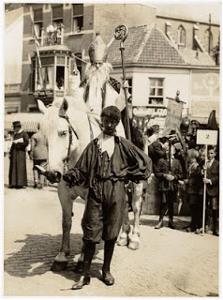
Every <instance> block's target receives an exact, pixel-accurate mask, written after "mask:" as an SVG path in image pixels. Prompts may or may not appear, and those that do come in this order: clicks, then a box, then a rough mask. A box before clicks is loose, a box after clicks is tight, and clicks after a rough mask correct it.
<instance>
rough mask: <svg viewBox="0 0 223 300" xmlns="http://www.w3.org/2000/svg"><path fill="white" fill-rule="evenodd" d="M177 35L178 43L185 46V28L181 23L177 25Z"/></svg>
mask: <svg viewBox="0 0 223 300" xmlns="http://www.w3.org/2000/svg"><path fill="white" fill-rule="evenodd" d="M177 36H178V45H179V46H182V47H186V30H185V28H184V27H183V26H182V25H180V26H179V27H178V30H177Z"/></svg>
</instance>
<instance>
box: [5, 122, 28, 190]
mask: <svg viewBox="0 0 223 300" xmlns="http://www.w3.org/2000/svg"><path fill="white" fill-rule="evenodd" d="M13 130H14V134H13V141H12V146H11V149H10V152H9V159H10V165H9V187H10V188H17V189H18V188H23V187H24V186H27V172H26V147H27V146H28V144H29V137H28V134H27V133H26V132H24V131H23V129H22V128H21V123H20V121H15V122H13Z"/></svg>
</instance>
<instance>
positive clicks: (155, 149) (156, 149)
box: [148, 136, 167, 171]
mask: <svg viewBox="0 0 223 300" xmlns="http://www.w3.org/2000/svg"><path fill="white" fill-rule="evenodd" d="M166 142H167V138H166V137H165V136H160V137H159V139H158V140H156V141H155V142H153V143H152V144H151V145H149V147H148V155H149V157H150V158H151V159H152V163H153V171H155V167H156V165H157V163H158V161H159V159H160V158H165V157H166V147H165V144H166Z"/></svg>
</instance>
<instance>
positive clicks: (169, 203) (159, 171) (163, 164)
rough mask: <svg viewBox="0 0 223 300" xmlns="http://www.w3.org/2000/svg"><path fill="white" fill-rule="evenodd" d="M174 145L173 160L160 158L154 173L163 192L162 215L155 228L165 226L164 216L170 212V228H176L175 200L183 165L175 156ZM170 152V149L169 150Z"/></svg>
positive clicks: (159, 188)
mask: <svg viewBox="0 0 223 300" xmlns="http://www.w3.org/2000/svg"><path fill="white" fill-rule="evenodd" d="M174 153H175V150H174V147H173V146H172V147H171V161H170V162H169V160H168V159H167V158H160V159H159V161H158V163H157V164H156V165H155V168H154V173H155V175H156V177H157V178H158V179H159V183H158V190H159V191H160V193H161V202H160V216H159V223H158V224H157V226H156V227H155V229H160V228H161V227H162V226H163V218H164V216H165V214H166V213H167V210H168V214H169V224H168V226H169V227H170V228H174V225H173V214H174V202H175V201H176V196H177V189H178V180H180V179H182V177H183V176H182V167H181V164H180V162H179V160H178V159H176V158H174ZM167 154H168V150H167Z"/></svg>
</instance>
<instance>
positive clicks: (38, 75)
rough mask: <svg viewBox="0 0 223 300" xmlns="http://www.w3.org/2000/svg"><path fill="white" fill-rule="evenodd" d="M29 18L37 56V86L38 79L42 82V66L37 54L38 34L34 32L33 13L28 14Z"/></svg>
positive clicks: (38, 45)
mask: <svg viewBox="0 0 223 300" xmlns="http://www.w3.org/2000/svg"><path fill="white" fill-rule="evenodd" d="M30 18H31V22H32V28H33V38H34V41H35V46H36V54H37V59H38V71H37V84H39V83H40V78H41V81H42V82H43V78H42V73H41V69H42V64H41V59H40V53H39V47H40V43H39V39H38V38H39V37H38V34H37V32H36V27H35V23H34V17H33V13H31V14H30Z"/></svg>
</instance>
